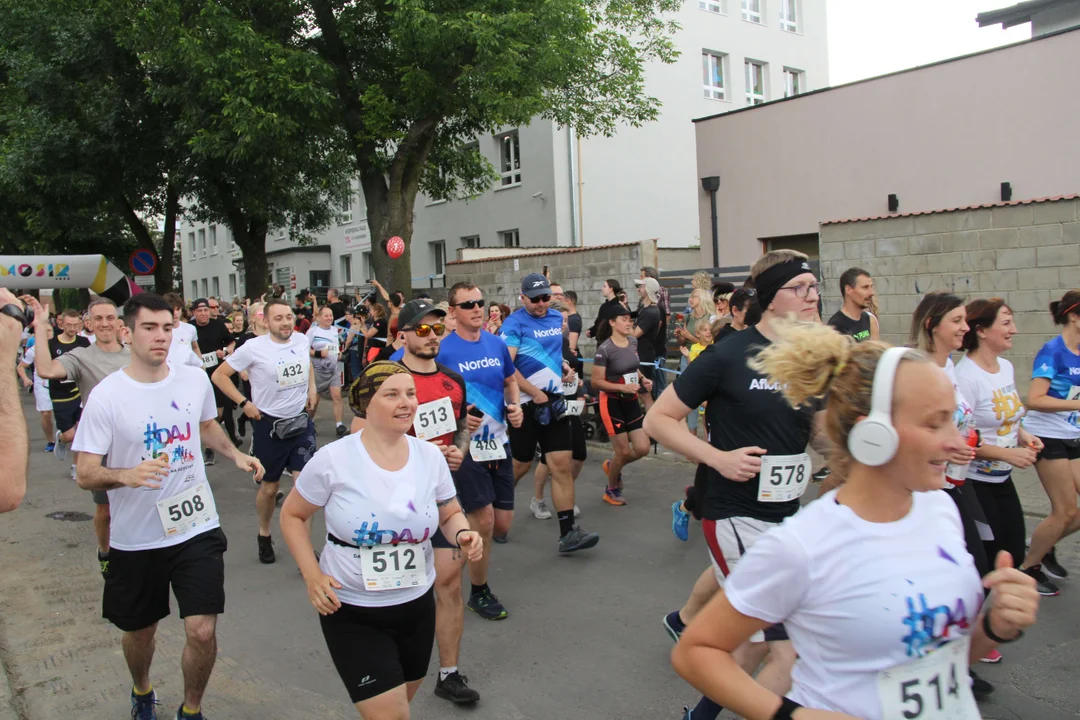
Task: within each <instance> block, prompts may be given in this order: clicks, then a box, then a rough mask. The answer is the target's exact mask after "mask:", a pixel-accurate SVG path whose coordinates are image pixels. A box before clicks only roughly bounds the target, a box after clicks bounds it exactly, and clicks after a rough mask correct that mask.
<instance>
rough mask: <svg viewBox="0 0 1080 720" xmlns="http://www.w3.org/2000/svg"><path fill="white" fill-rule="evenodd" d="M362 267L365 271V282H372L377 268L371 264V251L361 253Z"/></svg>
mask: <svg viewBox="0 0 1080 720" xmlns="http://www.w3.org/2000/svg"><path fill="white" fill-rule="evenodd" d="M360 268H361V269H362V270H363V271H364V282H371V278H373V277H375V268H373V267H372V266H371V253H369V252H366V253H360Z"/></svg>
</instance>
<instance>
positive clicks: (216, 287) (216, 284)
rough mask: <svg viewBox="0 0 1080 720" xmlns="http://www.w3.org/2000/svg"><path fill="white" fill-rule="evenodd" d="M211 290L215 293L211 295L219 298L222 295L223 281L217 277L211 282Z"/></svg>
mask: <svg viewBox="0 0 1080 720" xmlns="http://www.w3.org/2000/svg"><path fill="white" fill-rule="evenodd" d="M210 289H211V290H212V291H213V292H211V293H210V294H211V295H213V296H214V297H219V296H220V295H221V281H220V280H218V278H217V276H216V275H215V276H214V277H213V278H211V280H210Z"/></svg>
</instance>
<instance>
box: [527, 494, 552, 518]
mask: <svg viewBox="0 0 1080 720" xmlns="http://www.w3.org/2000/svg"><path fill="white" fill-rule="evenodd" d="M529 509H530V510H532V514H533V516H534V517H535V518H536V519H537V520H550V519H551V511H550V510H548V506H547V502H546V501H545V500H544V499H543V498H540V499H539V500H537V499H536V498H533V499H532V500H530V501H529Z"/></svg>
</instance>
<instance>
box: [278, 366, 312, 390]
mask: <svg viewBox="0 0 1080 720" xmlns="http://www.w3.org/2000/svg"><path fill="white" fill-rule="evenodd" d="M307 367H308V364H307V363H306V362H303V361H301V360H294V361H292V362H283V363H278V366H277V382H278V386H279V387H293V386H295V385H307V381H308V378H307Z"/></svg>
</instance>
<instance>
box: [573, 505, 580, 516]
mask: <svg viewBox="0 0 1080 720" xmlns="http://www.w3.org/2000/svg"><path fill="white" fill-rule="evenodd" d="M574 517H581V508H579V507H578V506H577V505H575V506H574Z"/></svg>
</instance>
